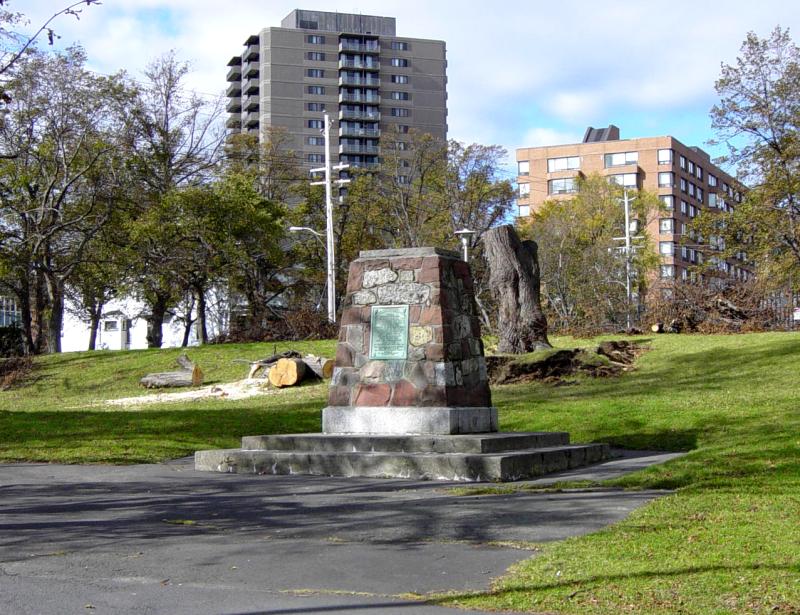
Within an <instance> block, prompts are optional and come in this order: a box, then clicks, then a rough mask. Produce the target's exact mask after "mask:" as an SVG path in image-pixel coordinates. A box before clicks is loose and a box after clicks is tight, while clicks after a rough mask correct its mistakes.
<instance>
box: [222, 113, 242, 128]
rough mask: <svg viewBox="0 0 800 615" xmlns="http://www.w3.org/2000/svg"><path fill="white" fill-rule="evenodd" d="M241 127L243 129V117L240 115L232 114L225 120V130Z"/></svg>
mask: <svg viewBox="0 0 800 615" xmlns="http://www.w3.org/2000/svg"><path fill="white" fill-rule="evenodd" d="M241 127H242V116H241V114H239V113H231V114H230V115H229V116H228V119H227V120H225V128H236V129H240V128H241Z"/></svg>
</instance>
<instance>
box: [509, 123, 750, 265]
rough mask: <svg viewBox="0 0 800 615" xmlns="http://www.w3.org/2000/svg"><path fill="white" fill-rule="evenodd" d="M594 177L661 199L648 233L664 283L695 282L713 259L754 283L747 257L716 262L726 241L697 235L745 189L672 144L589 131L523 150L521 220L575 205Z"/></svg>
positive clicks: (612, 130) (692, 151)
mask: <svg viewBox="0 0 800 615" xmlns="http://www.w3.org/2000/svg"><path fill="white" fill-rule="evenodd" d="M593 173H598V174H600V175H602V176H604V177H606V178H608V180H609V181H612V182H616V183H618V184H620V185H622V186H623V187H626V188H631V189H636V190H638V189H641V188H644V189H646V190H648V191H650V192H653V193H655V194H657V195H658V198H659V199H661V202H662V204H663V206H664V207H663V211H662V213H661V215H660V216H659V217H658V218H656V219H654V220H653V221H652V222H651V223H650V226H649V227H648V234H649V235H650V236H651V237H653V238H655V240H656V241H655V244H656V246H657V249H658V251H659V254H660V255H661V263H662V264H661V278H663V279H676V278H677V279H683V280H685V279H689V278H691V277H692V275H693V271H694V269H695V266H697V265H699V264H701V263H702V262H703V259H704V258H707V257H708V258H712V259H714V262H713V264H714V266H715V267H716V269H717V270H718V272H719V274H718V277H721V278H725V277H732V278H736V279H747V278H748V277H749V276H750V274H751V273H750V272H751V270H752V268H751V267H750V266H748V264H747V255H746V254H745V253H740V254H739V255H738V257H737V258H734V259H723V258H720V257H716V256H714V252H715V249H719V248H723V247H724V246H723V245H722V243H721V242H722V239H721V238H717V237H709V238H706V239H705V240H704V243H703V244H702V245H701V244H700V238H699V237H695V236H694V233H693V231H692V230H691V222H692V220H693V219H694V218H695V217H696V216H697V215H698V214H699V213H700V212H701V211H703V210H712V211H717V212H720V211H731V210H733V209H734V208H735V207H736V206H737V205H738V203H740V202H741V200H742V190H743V188H742V186H741V185H740V184H739V183H738V182H737V181H736V180H735V179H734V178H733V177H731V176H730V175H728V174H727V173H726V172H725V171H723V170H722V169H720V168H719V167H717V166H716V165H715V164H713V163H712V162H711V158H710V157H709V155H708V154H707V153H706V152H704V151H703V150H702V149H700V148H699V147H690V146H687V145H684V144H683V143H681V142H680V141H678V140H677V139H675V138H674V137H670V136H663V137H643V138H638V139H620V136H619V128H617V127H616V126H614V125H613V124H612V125H610V126H608V127H607V128H591V127H590V128H588V129H587V130H586V134H585V135H584V138H583V142H582V143H571V144H566V145H552V146H544V147H528V148H521V149H518V150H517V183H518V185H519V200H518V203H519V215H520V216H528V215H530V214H531V213H534V212H535V211H536V210H537V209H538V208H539V207H541V205H542V204H543V203H544V202H545V201H546V200H549V199H560V198H569V197H571V196H572V195H573V194H574V193H575V192H576V191H577V189H578V184H577V182H576V179H577V178H578V177H587V176H588V175H591V174H593ZM708 255H711V256H708Z"/></svg>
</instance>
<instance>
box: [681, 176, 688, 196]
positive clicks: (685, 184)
mask: <svg viewBox="0 0 800 615" xmlns="http://www.w3.org/2000/svg"><path fill="white" fill-rule="evenodd" d="M687 185H688V182H687V181H686V180H685V179H683V178H682V177H681V192H683V193H684V194H685V193H686V186H687Z"/></svg>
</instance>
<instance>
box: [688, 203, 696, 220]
mask: <svg viewBox="0 0 800 615" xmlns="http://www.w3.org/2000/svg"><path fill="white" fill-rule="evenodd" d="M696 215H697V207H695V206H694V205H689V217H690V218H694V217H695V216H696Z"/></svg>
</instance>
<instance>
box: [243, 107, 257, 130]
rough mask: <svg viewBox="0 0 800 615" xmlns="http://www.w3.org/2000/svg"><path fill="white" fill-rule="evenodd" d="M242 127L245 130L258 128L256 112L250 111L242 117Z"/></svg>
mask: <svg viewBox="0 0 800 615" xmlns="http://www.w3.org/2000/svg"><path fill="white" fill-rule="evenodd" d="M244 125H245V126H246V127H247V128H255V127H257V126H258V111H251V112H250V113H248V114H247V115H245V116H244Z"/></svg>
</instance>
